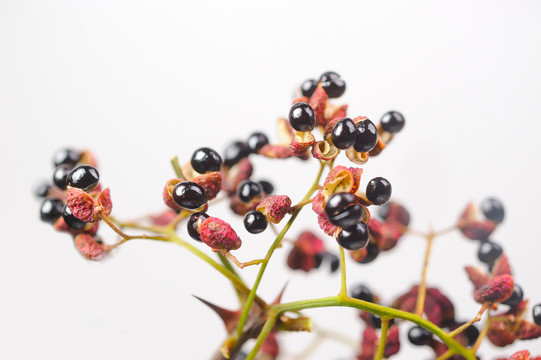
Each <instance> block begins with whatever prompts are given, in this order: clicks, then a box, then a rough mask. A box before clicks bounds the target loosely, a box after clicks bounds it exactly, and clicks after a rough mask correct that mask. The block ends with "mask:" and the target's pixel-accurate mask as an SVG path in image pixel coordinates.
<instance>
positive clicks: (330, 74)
mask: <svg viewBox="0 0 541 360" xmlns="http://www.w3.org/2000/svg"><path fill="white" fill-rule="evenodd" d="M319 84H321V87H322V88H323V90H325V92H326V93H327V96H328V97H329V98H331V99H334V98H339V97H340V96H342V95H343V94H344V92H345V91H346V82H345V81H344V80H342V78H341V77H340V75H338V74H337V73H335V72H334V71H327V72H324V73H323V74H322V75H321V76H320V77H319V80H315V79H308V80H306V81H304V82H303V83H302V84H301V87H300V92H301V94H302V96H306V97H310V96H312V94H313V93H314V91H316V88H317V86H318V85H319Z"/></svg>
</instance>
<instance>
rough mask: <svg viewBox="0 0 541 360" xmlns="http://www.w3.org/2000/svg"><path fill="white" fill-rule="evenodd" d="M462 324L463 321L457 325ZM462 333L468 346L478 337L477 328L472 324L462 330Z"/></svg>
mask: <svg viewBox="0 0 541 360" xmlns="http://www.w3.org/2000/svg"><path fill="white" fill-rule="evenodd" d="M463 324H465V323H462V324H459V326H462V325H463ZM464 335H466V339H467V340H468V346H472V345H473V344H475V342H476V341H477V338H478V337H479V329H478V328H477V326H475V325H473V324H472V325H470V326H468V327H467V328H466V329H465V330H464Z"/></svg>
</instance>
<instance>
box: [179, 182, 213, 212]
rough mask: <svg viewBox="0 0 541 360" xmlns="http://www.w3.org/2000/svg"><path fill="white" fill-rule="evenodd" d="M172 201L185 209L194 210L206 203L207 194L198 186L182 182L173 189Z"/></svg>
mask: <svg viewBox="0 0 541 360" xmlns="http://www.w3.org/2000/svg"><path fill="white" fill-rule="evenodd" d="M173 200H174V201H175V202H176V203H177V204H178V205H179V206H181V207H183V208H185V209H190V210H195V209H199V208H200V207H201V206H203V205H205V204H206V203H207V193H206V192H205V189H203V188H202V187H201V186H200V185H199V184H196V183H194V182H192V181H182V182H180V183H178V184H176V185H175V188H174V189H173Z"/></svg>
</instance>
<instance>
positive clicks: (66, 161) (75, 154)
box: [53, 148, 81, 167]
mask: <svg viewBox="0 0 541 360" xmlns="http://www.w3.org/2000/svg"><path fill="white" fill-rule="evenodd" d="M79 160H81V153H80V152H79V151H77V150H73V149H69V148H66V149H60V150H58V151H57V152H55V153H54V155H53V163H54V166H55V167H56V166H59V165H68V166H69V167H74V166H75V164H77V163H78V162H79Z"/></svg>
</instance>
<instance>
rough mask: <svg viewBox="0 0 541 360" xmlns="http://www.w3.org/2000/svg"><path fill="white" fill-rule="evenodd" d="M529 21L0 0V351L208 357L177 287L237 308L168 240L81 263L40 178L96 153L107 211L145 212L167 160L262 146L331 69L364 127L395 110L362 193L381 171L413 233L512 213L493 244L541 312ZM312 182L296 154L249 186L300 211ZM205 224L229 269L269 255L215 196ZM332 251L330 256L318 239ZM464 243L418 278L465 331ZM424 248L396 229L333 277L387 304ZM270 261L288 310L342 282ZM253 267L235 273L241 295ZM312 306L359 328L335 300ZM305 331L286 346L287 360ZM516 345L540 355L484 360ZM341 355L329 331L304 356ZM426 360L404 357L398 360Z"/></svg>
mask: <svg viewBox="0 0 541 360" xmlns="http://www.w3.org/2000/svg"><path fill="white" fill-rule="evenodd" d="M540 15H541V5H540V3H539V2H537V1H514V2H508V1H476V2H472V1H440V2H434V1H407V2H406V1H404V2H401V1H385V2H368V1H362V2H350V3H344V2H339V1H334V2H321V3H319V2H314V1H309V2H308V1H307V2H295V3H286V2H282V1H274V2H272V3H270V2H269V3H265V4H255V3H254V2H246V3H238V2H232V1H227V2H213V3H212V2H195V1H193V2H192V1H184V2H180V1H148V2H147V1H92V2H83V1H46V2H45V1H43V2H40V1H21V0H20V1H9V0H2V1H0V123H1V124H2V126H1V130H0V150H1V153H0V154H1V155H0V161H1V164H0V165H1V169H2V176H1V177H0V199H1V200H0V203H1V206H0V224H1V228H2V234H1V237H0V238H1V240H0V254H1V261H0V289H1V290H0V344H1V345H0V358H2V359H37V358H39V359H81V360H86V359H93V360H94V359H98V358H99V359H118V358H125V359H128V358H130V359H150V358H152V359H206V358H209V356H210V355H211V354H212V353H213V352H214V350H215V349H216V348H217V347H218V346H219V344H220V343H221V341H222V340H223V338H224V335H225V332H224V330H223V328H222V325H221V324H220V322H219V320H218V318H217V317H216V316H215V315H214V314H212V313H211V312H210V311H209V310H207V309H206V308H205V307H204V306H203V305H202V304H200V303H198V302H197V301H196V300H195V299H194V298H193V297H192V296H191V294H196V295H198V296H201V297H203V298H206V299H209V300H211V301H214V302H216V303H218V304H220V305H223V306H225V307H230V308H234V307H235V306H236V303H235V298H234V295H233V292H232V291H231V289H230V287H229V285H228V284H227V283H226V282H225V281H224V279H223V278H222V277H221V276H220V275H219V274H218V273H217V272H215V271H213V270H212V269H211V268H210V267H208V266H206V264H204V263H203V262H201V261H200V260H199V259H197V258H195V257H194V256H192V255H191V254H189V253H187V252H186V251H184V250H183V249H180V248H177V247H175V246H174V245H172V244H154V243H145V242H133V243H129V244H127V245H125V246H124V247H122V248H121V249H119V250H118V251H116V252H115V254H114V256H113V257H112V258H110V259H108V260H107V261H104V262H102V263H91V262H87V261H85V260H84V259H82V258H81V257H80V256H79V255H78V254H77V253H76V251H75V250H74V249H73V246H72V244H71V241H70V238H69V237H68V236H67V235H65V234H57V233H55V232H54V231H53V229H52V228H51V227H49V226H47V225H46V224H43V223H41V222H40V221H39V216H38V212H39V211H38V210H39V201H38V200H36V199H34V198H33V197H32V194H31V191H32V187H33V186H34V185H36V184H37V183H39V182H40V181H41V180H43V179H49V177H50V175H51V173H52V167H51V156H52V154H53V152H54V151H55V150H56V149H58V148H60V147H63V146H74V147H77V148H90V149H92V150H93V151H94V152H95V153H96V154H97V156H98V159H99V162H100V173H101V176H102V184H103V185H104V186H109V187H110V188H111V193H112V197H113V202H114V212H113V213H114V215H116V216H117V217H119V218H124V219H128V218H131V217H135V216H138V215H141V214H144V213H148V212H154V211H158V210H160V209H162V208H163V205H162V203H161V195H160V194H161V189H162V186H163V184H164V183H165V181H166V180H167V179H168V178H170V177H171V176H172V175H173V172H172V170H171V168H170V166H169V159H170V158H171V157H172V156H174V155H179V156H180V157H181V159H182V160H184V161H186V160H188V159H189V156H190V155H191V153H192V151H193V150H194V149H196V148H197V147H200V146H211V147H214V148H215V149H217V150H220V151H221V150H223V148H224V147H225V146H226V145H227V144H228V143H229V142H230V141H232V140H234V139H237V138H240V139H242V138H245V137H247V136H248V135H249V134H250V133H251V132H252V131H255V130H262V131H265V132H267V133H268V134H269V135H270V137H271V139H272V140H276V134H275V127H274V124H275V121H276V119H277V118H278V117H279V116H284V115H285V114H286V113H287V111H288V108H289V102H290V97H291V94H292V92H293V89H294V88H295V86H297V85H298V84H299V83H300V82H301V81H303V80H304V79H306V78H309V77H317V76H319V74H320V73H322V72H323V71H326V70H335V71H337V72H339V73H340V74H341V75H342V77H343V78H344V79H345V80H346V82H347V92H346V94H345V95H344V96H343V98H341V99H339V101H338V102H339V103H348V104H350V114H351V115H352V116H357V115H366V116H369V117H370V118H372V119H374V120H378V119H379V117H380V116H381V114H383V113H384V112H385V111H388V110H390V109H396V110H399V111H401V112H402V113H403V114H404V115H405V117H406V120H407V124H406V127H405V128H404V131H403V132H402V133H401V134H400V135H399V136H398V137H397V138H396V139H395V140H393V143H392V144H391V146H389V148H388V149H386V150H385V151H384V153H383V154H382V156H380V157H378V158H374V159H371V160H370V161H369V162H368V164H367V165H366V166H365V176H364V180H363V181H364V183H366V181H367V180H368V179H370V178H372V177H374V176H384V177H387V178H388V179H389V180H390V181H391V182H392V184H393V194H394V199H395V200H398V201H401V202H403V203H406V204H407V206H408V208H409V209H410V210H411V212H412V214H413V227H415V228H416V229H419V230H426V229H427V228H428V226H429V224H433V226H434V227H435V228H436V229H438V228H443V227H446V226H448V225H450V224H452V223H453V221H455V219H456V218H457V216H458V215H459V213H460V212H461V211H462V209H463V207H464V206H465V204H466V203H467V202H468V201H470V200H472V201H476V202H479V201H481V200H482V199H483V198H484V197H486V196H490V195H494V196H497V197H498V198H500V199H501V200H502V201H503V202H504V204H505V206H506V211H507V217H506V220H505V222H504V224H503V225H502V226H501V227H500V228H499V229H498V230H497V231H496V232H495V234H494V240H495V241H498V242H500V243H501V244H502V245H503V247H504V248H505V250H506V252H507V254H508V255H509V257H510V259H511V262H512V265H513V270H514V273H515V278H516V281H517V283H520V284H521V285H522V286H523V288H524V290H525V295H526V297H528V298H531V299H532V301H533V303H540V302H541V288H540V286H539V275H540V274H541V263H540V261H539V259H540V254H541V236H540V235H539V219H540V211H539V204H540V203H541V189H540V187H539V184H540V183H541V172H540V170H539V156H540V155H541V145H540V143H539V134H540V133H541V110H540V99H541V71H540V69H539V64H541V51H540V50H541V24H540V22H539V16H540ZM340 159H341V161H344V159H343V158H342V157H341V158H340ZM316 170H317V165H316V164H315V163H314V162H308V163H300V162H299V161H297V160H288V161H286V162H278V163H277V162H273V161H267V160H259V159H258V160H257V163H256V177H258V178H271V179H273V181H274V182H275V184H276V188H277V191H278V192H279V193H285V194H288V195H290V196H291V197H292V198H293V200H294V201H296V200H299V199H300V198H301V197H302V195H303V194H304V192H305V191H306V189H307V188H308V187H309V184H310V183H311V179H312V177H313V175H314V174H315V172H316ZM215 214H216V215H219V216H221V217H223V218H226V219H228V220H230V221H231V222H232V223H233V224H234V225H235V227H236V229H237V230H238V233H239V234H240V235H241V237H242V238H243V239H244V246H243V248H242V249H241V250H240V251H238V252H237V255H238V257H239V258H241V259H242V260H246V259H249V258H255V257H261V256H263V254H264V252H265V251H266V248H267V247H268V246H269V245H270V243H271V241H272V237H271V233H270V232H268V231H267V232H266V233H264V235H261V236H250V235H249V234H247V233H246V231H245V230H244V229H242V226H240V224H239V222H238V220H234V219H233V218H232V216H231V215H230V214H229V213H227V212H226V211H225V207H224V206H222V207H221V208H220V209H216V212H215ZM300 219H301V220H300V221H299V224H298V225H295V226H294V227H293V228H292V229H291V233H290V234H291V236H294V235H295V234H298V233H299V232H300V231H302V230H303V229H305V228H312V229H317V227H316V224H315V217H314V215H313V213H311V211H309V210H306V211H304V212H303V213H302V214H301V216H300ZM106 234H107V238H106V240H107V241H109V242H113V241H114V240H115V238H114V236H112V235H111V234H109V233H106ZM327 245H328V247H329V249H335V245H334V243H333V240H332V239H328V240H327ZM201 248H202V249H204V250H205V251H208V249H207V248H205V247H204V245H201ZM476 251H477V244H476V243H474V242H472V241H468V240H466V239H464V238H462V237H461V236H460V235H459V234H457V233H454V234H452V235H449V236H446V237H443V238H441V239H438V240H437V242H436V244H435V247H434V253H433V258H432V261H431V264H430V271H429V276H428V280H429V285H437V286H438V287H440V288H441V289H442V290H443V291H444V292H446V293H447V294H449V295H450V296H451V298H452V299H453V300H454V301H455V303H456V304H457V317H458V318H460V319H462V320H467V319H469V318H471V317H472V316H473V315H474V314H475V312H476V311H477V308H478V305H477V304H476V303H474V301H473V299H472V295H471V293H472V286H471V285H470V283H469V282H468V280H467V279H466V276H465V273H464V271H463V270H462V268H463V266H464V265H466V264H477V263H478V262H477V259H476ZM208 252H209V253H210V251H208ZM423 252H424V242H423V240H422V239H418V238H414V237H408V238H405V239H404V240H403V241H401V242H400V244H399V245H398V246H397V248H395V249H394V251H392V252H389V253H385V254H384V255H383V256H381V257H380V259H379V260H378V261H377V262H375V263H374V264H371V265H368V266H359V265H357V264H353V263H352V264H351V265H350V266H349V268H348V271H349V273H348V275H349V281H348V282H349V283H350V284H353V283H355V282H359V281H362V282H365V283H367V284H369V285H370V286H371V287H373V289H374V290H375V291H376V292H377V293H379V294H380V296H381V298H382V299H383V301H384V302H385V303H390V302H391V301H392V299H393V298H394V297H395V296H396V295H398V294H400V293H402V292H404V291H406V290H407V289H408V288H409V287H410V286H411V285H412V284H413V283H415V282H416V281H418V279H419V275H420V270H421V261H422V260H421V259H422V256H423ZM284 253H285V252H284V251H278V252H277V254H276V256H275V258H273V260H272V261H271V263H270V265H269V268H268V274H267V276H266V277H265V278H264V279H263V282H262V285H261V291H260V294H261V296H262V297H263V298H264V299H267V300H268V301H271V300H272V298H273V297H274V296H275V295H276V294H277V293H278V291H279V289H280V288H281V287H282V286H283V285H284V283H285V282H286V281H288V280H289V285H288V289H287V291H286V294H285V296H284V300H285V301H292V300H296V299H304V298H308V297H316V296H325V295H331V294H335V293H336V292H337V291H338V286H339V277H338V276H337V275H333V276H331V275H329V274H327V273H326V272H325V271H323V270H322V271H319V272H316V273H313V274H310V275H308V276H307V275H304V274H300V273H294V272H291V271H289V270H287V269H286V267H285V266H284V262H285V258H284ZM348 265H349V264H348ZM256 271H257V270H256V269H247V270H244V271H243V276H245V278H246V279H247V281H248V282H249V283H251V282H252V281H253V279H254V277H255V273H256ZM307 313H309V314H313V315H314V316H315V322H316V323H317V324H318V325H320V326H323V327H328V328H331V329H336V330H339V331H341V332H343V333H346V334H347V335H348V336H349V337H351V338H355V339H359V337H360V332H361V324H360V321H359V320H358V318H357V316H356V313H355V311H353V310H351V309H322V310H314V311H309V312H307ZM527 316H528V317H529V318H530V319H531V314H530V313H528V314H527ZM407 328H408V325H406V326H404V327H403V329H404V330H403V332H402V333H403V335H404V334H405V333H406V330H407ZM311 338H312V335H307V334H290V335H288V336H285V337H281V338H280V339H282V340H283V342H282V344H284V348H286V349H285V350H283V352H282V353H283V357H282V359H291V358H293V356H294V354H296V353H298V352H299V351H301V350H302V348H303V347H304V345H305V344H307V343H308V342H309V341H310V339H311ZM403 344H406V341H404V342H403ZM405 347H407V345H405ZM522 348H528V349H530V350H532V351H533V352H537V354H541V342H540V341H539V340H537V341H530V342H527V343H521V344H518V345H516V346H513V347H512V348H509V349H503V350H502V349H495V348H494V347H492V346H491V345H488V344H485V345H483V346H482V347H481V354H491V355H490V356H487V355H485V356H483V359H487V358H494V357H495V354H498V355H502V356H503V355H510V354H511V353H512V352H514V351H516V350H518V349H522ZM351 354H352V352H351V350H350V349H348V348H347V347H344V346H342V345H340V344H337V343H333V342H332V341H328V342H324V343H323V345H322V346H321V348H320V349H319V352H318V353H317V355H315V356H314V357H313V358H314V359H338V358H340V357H341V358H344V359H345V358H351ZM348 356H349V357H348ZM428 357H430V352H429V351H427V350H426V349H410V350H409V352H407V353H402V354H401V355H399V357H398V358H402V359H411V358H421V359H422V358H428Z"/></svg>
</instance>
